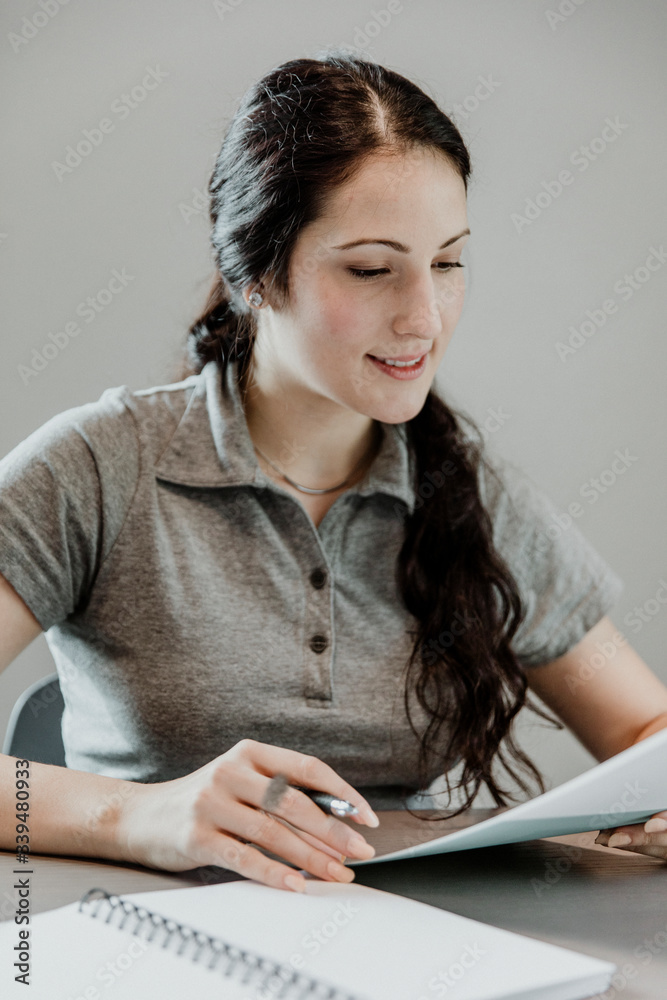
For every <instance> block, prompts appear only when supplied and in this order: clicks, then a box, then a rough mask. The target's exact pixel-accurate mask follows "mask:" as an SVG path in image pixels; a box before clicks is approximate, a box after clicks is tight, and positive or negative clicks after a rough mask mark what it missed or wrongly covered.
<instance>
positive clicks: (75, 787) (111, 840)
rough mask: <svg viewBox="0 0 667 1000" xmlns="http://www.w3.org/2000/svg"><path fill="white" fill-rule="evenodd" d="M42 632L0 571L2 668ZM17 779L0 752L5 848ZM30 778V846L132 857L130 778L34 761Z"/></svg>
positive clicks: (11, 839) (12, 837)
mask: <svg viewBox="0 0 667 1000" xmlns="http://www.w3.org/2000/svg"><path fill="white" fill-rule="evenodd" d="M41 631H42V628H41V625H40V624H39V622H38V621H37V619H36V618H35V616H34V615H33V613H32V611H30V609H29V608H28V606H27V605H26V604H25V602H24V601H23V600H22V599H21V598H20V597H19V595H18V594H17V593H16V591H15V590H14V588H13V587H12V586H11V584H10V583H9V582H8V581H7V580H6V579H5V577H4V576H2V575H0V671H3V670H5V669H6V668H7V667H8V666H9V664H10V663H11V662H12V661H13V660H15V659H16V657H17V656H18V655H19V653H21V652H22V651H23V650H24V649H25V648H26V647H27V646H29V645H30V643H31V642H33V641H34V640H35V639H36V638H37V636H38V635H39V633H40V632H41ZM19 770H21V771H22V772H23V771H24V770H25V769H24V768H20V769H19ZM17 780H21V779H20V778H19V779H17V766H16V761H15V760H14V758H13V757H9V756H7V755H5V754H0V848H2V849H4V850H15V849H16V846H17V840H16V838H17V832H16V826H17V822H18V820H17V818H16V815H17V810H16V809H15V808H14V806H15V805H16V801H17V800H16V789H17ZM28 780H29V788H28V792H29V799H28V803H29V807H30V808H29V810H28V821H27V824H26V825H27V826H28V829H29V834H28V836H29V841H28V844H29V847H30V850H31V851H35V852H40V853H46V854H73V855H83V856H86V857H100V858H102V857H104V858H111V859H113V860H115V861H127V860H130V859H129V858H128V856H127V853H126V852H125V851H124V850H123V844H124V841H122V840H121V839H119V837H118V836H117V828H118V821H119V818H120V816H121V815H122V807H123V805H124V804H125V803H126V802H127V801H128V800H129V798H130V797H131V795H133V794H134V793H135V792H136V785H135V784H134V783H133V782H131V781H123V780H121V779H117V778H106V777H104V776H102V775H98V774H88V773H86V772H84V771H71V770H69V769H68V768H65V767H55V766H53V765H50V764H35V763H33V762H30V778H29V779H28ZM19 836H21V837H22V838H23V837H24V836H25V835H24V834H23V833H21V834H19ZM19 843H22V844H25V843H26V841H25V840H24V839H21V841H19Z"/></svg>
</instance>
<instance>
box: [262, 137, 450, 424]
mask: <svg viewBox="0 0 667 1000" xmlns="http://www.w3.org/2000/svg"><path fill="white" fill-rule="evenodd" d="M467 231H468V221H467V214H466V193H465V186H464V183H463V181H462V179H461V177H460V175H459V174H458V173H457V171H456V169H455V168H454V167H452V166H451V165H450V164H449V162H448V161H447V160H446V159H445V158H444V156H442V155H441V154H439V153H437V151H433V150H430V149H428V150H426V149H417V150H415V151H414V152H410V153H408V154H406V155H402V156H390V155H386V154H381V155H375V156H374V157H373V158H372V159H370V160H368V161H366V163H365V165H364V166H363V167H362V168H361V170H360V171H359V172H358V173H357V175H356V176H355V177H354V179H353V180H351V181H349V182H348V183H347V184H345V185H343V186H341V187H339V188H338V189H337V190H336V191H335V193H334V194H333V195H332V196H331V197H330V199H329V200H328V202H327V204H326V208H325V212H324V214H323V215H321V216H320V218H319V219H318V220H317V221H316V222H314V223H311V224H310V225H309V226H307V227H306V228H305V229H304V230H303V231H302V232H301V234H300V237H299V239H298V241H297V244H296V246H295V249H294V253H293V256H292V260H291V264H290V275H289V278H290V293H291V294H290V303H289V306H287V307H285V308H278V309H275V308H274V309H268V310H262V313H261V314H260V315H261V316H262V321H261V322H260V327H259V330H258V340H257V343H256V344H255V352H254V353H255V354H259V360H262V359H264V358H265V359H266V361H267V366H266V367H265V368H264V370H265V371H270V372H271V373H272V374H271V378H272V379H273V378H275V379H276V380H279V381H280V384H281V385H282V387H283V388H285V387H286V386H287V387H288V388H289V390H290V391H292V392H294V393H296V394H298V396H299V397H300V399H301V400H302V401H303V402H305V403H306V405H308V404H309V403H312V404H314V406H315V409H320V408H321V404H322V402H323V400H324V399H326V400H328V401H330V403H331V406H332V407H335V406H336V405H338V406H341V407H344V408H347V409H352V410H355V411H357V412H359V413H363V414H366V415H367V416H369V417H370V418H372V419H374V420H380V421H383V422H385V423H402V422H403V421H406V420H409V419H411V418H412V417H413V416H415V415H416V414H417V413H418V412H419V411H420V410H421V408H422V406H423V404H424V401H425V399H426V395H427V393H428V391H429V388H430V386H431V383H432V381H433V378H434V376H435V373H436V371H437V369H438V366H439V364H440V362H441V360H442V358H443V355H444V353H445V350H446V349H447V345H448V344H449V341H450V339H451V336H452V333H453V332H454V327H455V326H456V323H457V321H458V319H459V316H460V314H461V309H462V307H463V296H464V280H463V274H464V272H463V270H462V268H461V267H460V266H457V264H458V262H459V259H460V257H461V251H462V250H463V247H464V244H465V242H466V239H467V236H466V234H467ZM360 240H363V241H367V240H370V241H372V242H368V243H365V244H364V245H357V246H351V247H347V248H346V246H345V245H346V244H350V243H357V241H360ZM378 241H391V242H392V244H395V245H392V246H389V245H387V242H384V243H382V242H378ZM399 244H400V246H399ZM443 244H446V246H443ZM355 271H362V272H366V271H371V272H377V273H375V274H372V275H371V276H369V277H364V276H363V275H362V276H360V275H358V274H356V273H355ZM371 355H373V356H374V357H376V358H382V359H387V358H389V359H403V358H406V357H407V358H410V359H411V358H414V357H415V356H421V355H425V360H424V363H423V364H422V363H420V364H419V365H418V366H417V368H416V369H413V371H414V372H415V374H414V377H413V378H410V379H398V378H395V377H393V376H392V374H390V372H397V371H398V372H409V371H410V368H406V367H402V368H399V367H396V366H390V367H389V371H387V368H386V367H385V366H383V365H378V364H377V363H376V362H375V361H373V360H372V358H371ZM262 367H264V366H263V365H261V364H260V370H261V368H262ZM316 397H318V402H317V403H316V402H315V398H316Z"/></svg>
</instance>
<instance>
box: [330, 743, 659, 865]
mask: <svg viewBox="0 0 667 1000" xmlns="http://www.w3.org/2000/svg"><path fill="white" fill-rule="evenodd" d="M664 810H667V729H663V730H661V731H660V732H658V733H654V734H653V736H649V737H647V739H645V740H642V741H641V742H640V743H637V744H636V745H635V746H631V747H628V749H627V750H623V751H622V753H619V754H616V755H615V756H614V757H610V758H609V759H608V760H605V761H603V762H602V763H601V764H596V765H595V766H594V767H592V768H591V769H590V770H589V771H585V772H584V773H583V774H579V775H577V776H576V777H575V778H572V779H571V780H570V781H566V782H565V784H563V785H559V786H558V787H557V788H552V789H550V790H549V791H548V792H544V794H542V795H538V796H536V797H535V798H534V799H530V800H529V801H528V802H522V803H521V804H520V805H518V806H514V808H512V809H508V810H506V811H505V812H502V813H500V814H499V815H497V816H492V817H491V818H490V819H486V820H483V821H482V822H480V823H477V824H476V825H474V826H470V827H467V828H466V829H464V830H455V831H453V832H452V833H447V834H445V835H444V836H442V837H436V838H435V839H433V840H429V841H427V842H426V843H423V844H415V845H414V846H411V847H405V848H402V849H401V850H398V851H392V852H391V853H389V854H381V855H380V856H377V855H376V857H374V858H370V860H368V861H355V860H353V859H351V858H348V859H347V861H346V864H347V865H354V866H357V865H372V864H376V863H378V862H381V861H394V860H398V859H400V858H414V857H422V856H424V855H428V854H445V853H446V852H448V851H462V850H467V849H468V848H471V847H492V846H494V845H496V844H511V843H518V842H519V841H524V840H536V839H538V838H540V837H558V836H561V835H563V834H566V833H583V832H585V831H586V830H602V829H606V828H608V827H614V826H622V825H623V826H625V825H627V824H629V823H643V822H645V821H646V820H647V819H649V817H650V816H652V815H653V814H654V813H657V812H662V811H664Z"/></svg>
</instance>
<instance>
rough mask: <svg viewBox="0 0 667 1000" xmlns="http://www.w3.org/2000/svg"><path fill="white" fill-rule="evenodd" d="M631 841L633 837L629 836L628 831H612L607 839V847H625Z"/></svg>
mask: <svg viewBox="0 0 667 1000" xmlns="http://www.w3.org/2000/svg"><path fill="white" fill-rule="evenodd" d="M631 843H632V837H629V836H628V834H627V833H612V835H611V837H610V838H609V840H608V841H607V847H625V846H626V845H627V844H631Z"/></svg>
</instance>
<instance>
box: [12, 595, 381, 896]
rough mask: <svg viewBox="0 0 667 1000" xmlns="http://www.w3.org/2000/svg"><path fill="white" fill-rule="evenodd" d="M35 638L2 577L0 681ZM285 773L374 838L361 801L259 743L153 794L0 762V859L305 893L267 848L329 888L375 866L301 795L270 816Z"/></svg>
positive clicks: (330, 778) (288, 754) (314, 767)
mask: <svg viewBox="0 0 667 1000" xmlns="http://www.w3.org/2000/svg"><path fill="white" fill-rule="evenodd" d="M40 631H41V628H40V625H39V622H38V621H37V619H36V618H35V617H34V615H33V614H32V612H31V611H30V610H29V609H28V607H27V606H26V604H25V603H24V602H23V601H22V600H21V598H20V597H19V596H18V594H17V593H16V592H15V591H14V589H13V588H12V587H11V586H10V585H9V583H8V582H7V581H6V580H5V579H4V578H3V577H2V576H0V670H4V669H5V667H7V666H9V664H10V663H11V662H12V660H13V659H14V658H15V657H16V656H18V654H19V653H20V652H21V651H22V650H23V649H25V647H26V646H28V645H29V643H31V642H32V641H33V639H35V638H36V637H37V635H39V632H40ZM26 771H27V772H28V773H27V775H26ZM278 773H284V774H286V775H287V777H288V780H289V781H290V783H291V784H292V785H305V786H307V787H310V788H317V789H321V790H322V791H327V792H330V793H331V794H332V795H335V796H336V797H337V798H343V799H349V800H350V801H351V802H352V803H353V804H354V805H356V806H357V808H358V809H359V814H358V815H357V816H354V817H353V818H354V820H355V822H357V823H361V824H364V823H365V824H367V825H370V826H377V824H378V819H377V817H376V816H375V814H374V813H373V811H372V810H371V808H370V806H369V804H368V803H367V802H366V800H365V799H364V798H363V797H362V796H361V795H360V794H359V793H358V792H357V791H356V790H355V789H354V788H353V787H352V786H351V785H348V783H347V782H346V781H343V779H342V778H340V777H339V776H338V774H336V772H335V771H334V770H333V769H332V768H330V767H329V766H328V765H327V764H325V763H324V762H323V761H321V760H318V758H316V757H312V756H310V755H307V754H302V753H298V752H297V751H294V750H289V749H285V748H283V747H274V746H270V745H268V744H263V743H257V742H255V741H253V740H241V742H239V743H237V744H236V745H235V746H233V747H232V748H231V749H230V750H228V751H227V752H226V753H224V754H221V755H220V757H217V758H215V759H214V760H212V761H209V763H208V764H205V765H204V766H203V767H201V768H199V769H198V770H197V771H194V772H192V773H191V774H186V775H184V776H183V777H182V778H176V779H173V780H172V781H164V782H157V783H155V784H140V783H139V782H135V781H125V780H123V779H121V778H109V777H106V776H104V775H99V774H90V773H88V772H87V771H75V770H71V769H70V768H66V767H56V766H54V765H51V764H36V763H34V762H31V761H23V760H20V761H16V760H15V759H14V758H13V757H9V756H7V755H6V754H0V849H2V850H8V851H14V850H17V848H19V850H20V848H21V847H22V846H23V847H26V846H27V847H28V848H29V850H30V851H31V852H33V853H39V854H68V855H74V856H84V857H95V858H110V859H112V860H114V861H124V862H126V863H128V862H129V863H130V864H142V865H147V866H148V867H151V868H161V869H166V870H167V871H185V870H188V869H191V868H196V867H197V866H199V865H209V864H214V865H221V866H222V867H225V868H230V869H232V870H233V871H236V872H239V874H241V875H246V876H247V877H248V878H254V879H256V880H258V881H260V882H266V883H267V884H269V885H273V886H276V887H280V888H283V887H284V888H289V889H297V890H300V891H303V890H304V889H305V881H304V878H303V876H302V875H301V874H299V873H298V872H295V871H294V868H292V867H289V866H288V865H285V864H282V863H281V862H280V861H278V860H274V859H272V858H269V857H266V855H265V854H264V853H262V851H260V850H257V847H261V848H265V849H268V850H269V851H271V852H273V853H274V854H275V855H277V856H278V857H279V858H280V857H282V858H284V859H285V860H286V861H288V862H290V864H293V865H296V867H297V868H298V869H305V870H306V871H308V872H311V873H312V874H313V875H316V876H318V877H319V878H322V879H324V880H326V881H337V882H349V881H351V879H353V878H354V871H353V870H352V869H351V868H346V867H345V865H344V864H343V863H342V862H344V860H345V857H356V858H368V857H372V856H373V855H374V854H375V850H374V849H373V848H372V847H371V846H370V845H369V844H368V843H367V842H366V840H365V839H364V838H363V837H362V836H361V834H359V833H357V832H356V831H355V830H353V829H350V828H349V827H348V826H347V825H346V824H345V823H343V822H342V821H341V820H339V819H336V818H335V817H334V816H328V815H326V814H325V813H324V812H322V810H321V809H320V808H319V807H318V806H317V805H315V803H314V802H312V801H311V799H310V798H308V797H307V796H305V795H303V794H302V793H301V792H299V791H297V790H296V789H295V788H289V789H288V790H287V792H286V793H285V795H284V796H283V798H282V799H281V802H280V804H279V805H278V806H277V807H276V808H275V809H273V810H272V811H271V812H270V813H269V812H266V811H265V810H264V808H263V801H264V796H265V794H266V790H267V786H268V784H269V780H270V776H272V775H274V774H278ZM26 780H27V782H28V785H27V791H28V799H27V800H26V799H25V791H26V784H25V782H26ZM17 791H19V792H20V795H21V799H18V800H17V794H16V793H17ZM17 801H18V802H20V807H19V808H17ZM25 801H27V802H28V804H29V809H28V810H27V815H26V812H25V811H24V809H23V805H24V803H25ZM286 824H290V825H286ZM26 827H27V831H28V832H27V833H26V829H25V828H26ZM26 838H27V839H26ZM255 845H257V846H255ZM21 853H25V851H22V852H21Z"/></svg>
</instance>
